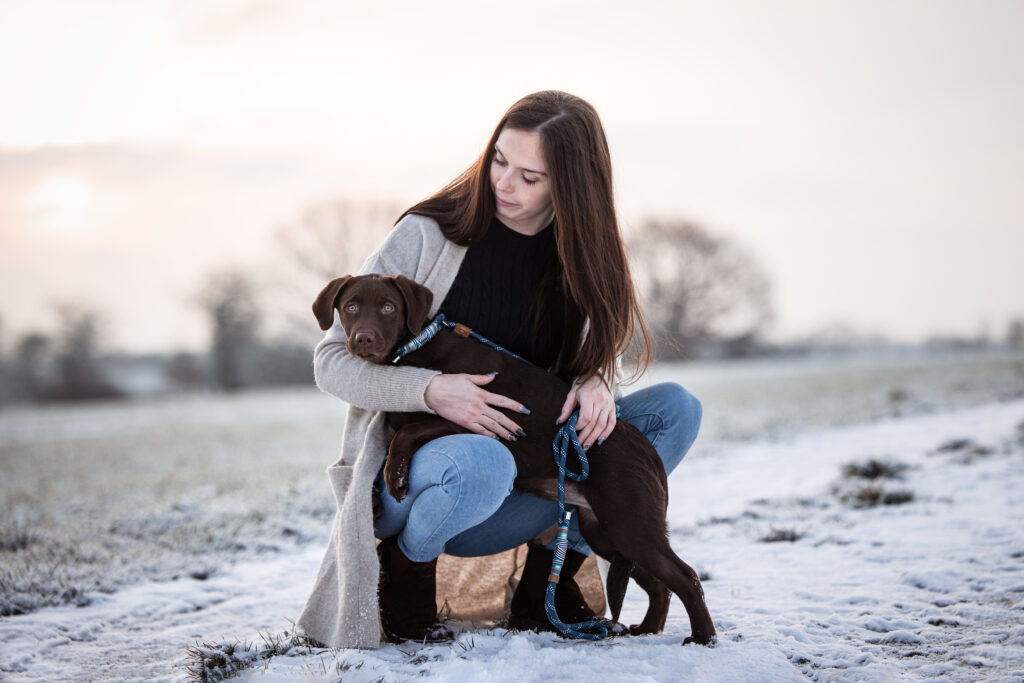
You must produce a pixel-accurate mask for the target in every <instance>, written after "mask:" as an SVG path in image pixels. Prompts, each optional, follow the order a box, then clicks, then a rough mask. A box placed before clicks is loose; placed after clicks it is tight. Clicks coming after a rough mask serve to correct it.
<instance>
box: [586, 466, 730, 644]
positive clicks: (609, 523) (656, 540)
mask: <svg viewBox="0 0 1024 683" xmlns="http://www.w3.org/2000/svg"><path fill="white" fill-rule="evenodd" d="M627 462H628V461H627ZM612 469H613V468H600V469H599V468H598V466H597V465H594V466H592V469H591V477H590V479H588V480H587V481H586V482H585V483H584V484H585V494H586V496H587V501H588V502H589V503H590V504H591V509H592V510H593V512H594V515H595V516H596V517H597V520H598V522H599V523H600V527H601V532H602V535H604V536H605V537H606V538H607V539H608V541H609V542H610V543H611V544H612V546H613V547H614V548H615V550H616V551H618V552H620V553H622V554H623V555H624V556H625V557H626V558H628V559H629V560H632V561H634V562H636V563H637V568H638V569H640V568H642V569H645V570H646V571H647V573H648V574H649V575H651V577H653V578H654V579H657V580H658V581H660V582H661V583H663V584H664V585H666V586H668V588H669V590H671V591H672V592H673V593H675V594H676V595H678V596H679V598H680V599H681V600H682V601H683V606H684V607H686V613H687V614H688V615H689V617H690V628H691V630H692V633H691V635H690V636H689V637H688V638H686V640H684V641H683V642H684V644H685V643H689V642H696V643H699V644H701V645H711V644H713V643H714V641H715V625H714V623H713V622H712V621H711V615H710V613H709V612H708V608H707V605H706V604H705V602H704V590H703V588H701V585H700V578H699V577H698V576H697V572H695V571H694V570H693V568H692V567H690V566H689V565H687V564H686V563H685V562H683V561H682V560H681V559H679V557H678V556H677V555H676V554H675V553H674V552H673V551H672V546H670V545H669V542H668V534H667V533H666V532H667V530H666V527H665V512H664V510H665V507H666V504H665V502H666V498H667V496H666V495H665V491H664V489H663V488H661V487H660V486H659V485H658V482H657V479H653V480H652V478H651V477H650V476H649V475H647V474H646V473H645V474H644V476H640V477H637V476H636V472H637V471H638V470H637V469H634V468H631V467H627V468H625V469H619V471H618V472H610V471H608V470H612ZM601 494H604V495H601ZM620 498H621V499H622V500H630V501H633V502H634V505H633V508H632V509H631V510H628V511H627V510H623V509H622V506H621V502H617V501H619V499H620ZM584 538H586V537H584ZM634 576H636V570H634ZM648 585H649V586H650V587H651V588H652V589H655V588H656V584H654V583H653V582H650V583H649V584H648ZM645 590H646V588H645ZM648 595H650V596H651V607H650V608H649V609H648V615H649V617H650V619H649V620H648V619H647V618H645V622H646V624H641V627H644V628H651V627H653V626H654V625H656V624H657V625H659V626H660V625H661V623H662V621H661V616H660V615H661V613H662V612H663V611H664V608H663V607H661V605H660V602H659V597H658V596H659V591H658V590H654V592H653V594H652V593H651V592H650V591H649V592H648Z"/></svg>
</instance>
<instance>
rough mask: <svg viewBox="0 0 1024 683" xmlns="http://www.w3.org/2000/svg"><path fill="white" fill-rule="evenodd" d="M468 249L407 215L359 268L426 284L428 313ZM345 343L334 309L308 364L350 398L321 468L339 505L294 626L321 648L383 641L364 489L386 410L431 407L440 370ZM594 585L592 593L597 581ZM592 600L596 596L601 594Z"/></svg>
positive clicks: (324, 385) (431, 223)
mask: <svg viewBox="0 0 1024 683" xmlns="http://www.w3.org/2000/svg"><path fill="white" fill-rule="evenodd" d="M466 249H467V248H466V247H462V246H459V245H457V244H455V243H454V242H451V241H449V240H448V239H446V238H445V236H444V234H443V233H442V232H441V228H440V226H438V224H437V222H436V221H435V220H433V219H431V218H427V217H424V216H419V215H415V214H409V215H407V216H405V217H404V218H403V219H402V220H401V221H399V222H398V224H397V225H395V227H394V229H393V230H392V231H391V233H390V234H389V235H388V237H387V239H385V240H384V242H383V243H382V244H381V246H380V247H378V248H377V250H376V251H374V252H373V253H372V254H371V255H370V257H369V258H368V259H367V260H366V263H365V264H363V268H362V270H361V272H362V273H381V274H385V275H399V274H401V275H405V276H406V277H408V278H410V279H412V280H414V281H416V282H419V283H420V284H422V285H424V286H426V287H427V288H428V289H429V290H430V291H431V292H433V294H434V301H433V303H432V305H431V310H430V317H431V318H432V317H434V316H435V315H436V314H437V311H438V309H439V308H440V306H441V303H442V302H443V301H444V298H445V296H446V295H447V293H448V290H449V289H450V288H451V286H452V283H453V282H454V281H455V277H456V275H458V272H459V267H460V265H461V264H462V260H463V258H464V256H465V255H466ZM584 334H586V326H585V327H584ZM345 343H346V337H345V330H344V329H343V328H342V326H341V323H340V321H339V318H338V315H337V313H335V317H334V324H333V326H332V327H331V328H330V329H329V330H328V331H327V333H326V335H325V336H324V338H323V340H322V341H321V342H320V343H319V344H318V345H317V347H316V350H315V351H314V352H313V369H314V377H315V379H316V384H317V386H318V387H319V388H320V389H321V390H322V391H325V392H327V393H329V394H332V395H334V396H336V397H338V398H340V399H342V400H343V401H345V402H347V403H348V404H349V408H348V415H347V418H346V421H345V431H344V436H343V437H342V444H341V455H340V457H339V459H338V460H337V462H335V463H334V464H333V465H331V466H330V467H328V468H327V476H328V479H329V481H330V484H331V488H332V490H333V492H334V498H335V501H336V503H337V512H336V513H335V516H334V521H333V524H332V527H331V535H330V540H329V542H328V546H327V552H326V554H325V555H324V559H323V561H322V562H321V564H320V569H319V572H318V573H317V577H316V580H315V582H314V585H313V590H312V593H311V594H310V596H309V598H308V599H307V601H306V606H305V608H304V609H303V611H302V614H301V615H300V616H299V619H298V621H297V622H296V625H297V626H298V628H299V629H300V630H301V631H303V632H304V633H305V634H306V635H308V636H310V637H312V638H314V639H316V640H318V641H320V642H322V643H324V644H326V645H327V646H329V647H340V648H376V647H378V646H379V645H380V643H381V630H380V619H379V615H378V605H377V588H378V578H379V574H380V564H379V562H378V559H377V553H376V550H375V543H376V539H375V538H374V533H373V503H372V488H373V481H374V479H375V478H376V476H377V473H378V472H379V470H380V468H381V465H382V464H383V462H384V458H385V455H386V453H387V439H388V430H387V424H386V411H395V412H427V413H433V412H434V411H433V410H431V409H430V408H429V407H427V404H426V403H425V400H424V393H425V392H426V389H427V385H428V384H429V383H430V380H431V379H433V378H434V376H435V375H438V374H440V373H439V372H437V371H435V370H428V369H424V368H416V367H412V366H392V365H375V364H373V363H369V362H368V361H365V360H362V359H360V358H355V357H353V356H351V355H350V354H349V353H348V350H347V348H346V346H345ZM620 381H621V365H619V368H617V372H616V377H615V378H614V379H613V381H612V383H611V384H612V391H613V393H614V394H615V396H616V398H618V396H619V395H620V390H619V382H620ZM552 522H554V520H552ZM463 561H470V562H471V561H472V558H471V559H469V560H463ZM478 574H479V572H478ZM594 577H595V579H596V569H595V570H594ZM597 591H598V593H599V594H600V592H601V588H600V584H599V583H598V584H597ZM599 599H600V600H601V601H602V602H601V604H603V595H600V597H599Z"/></svg>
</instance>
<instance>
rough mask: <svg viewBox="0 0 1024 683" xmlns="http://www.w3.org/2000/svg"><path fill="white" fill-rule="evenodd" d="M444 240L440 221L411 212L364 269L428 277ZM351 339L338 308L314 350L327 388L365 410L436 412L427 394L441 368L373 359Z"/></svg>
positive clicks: (315, 362) (315, 369) (319, 377)
mask: <svg viewBox="0 0 1024 683" xmlns="http://www.w3.org/2000/svg"><path fill="white" fill-rule="evenodd" d="M443 240H444V237H443V235H441V233H440V230H439V229H438V228H437V224H436V223H435V222H433V221H432V220H430V219H428V218H424V217H422V216H416V215H408V216H406V217H405V218H403V219H402V220H401V221H399V222H398V224H397V225H396V226H395V227H394V229H392V231H391V233H390V234H389V235H388V237H387V239H385V240H384V242H383V243H382V244H381V246H380V247H378V248H377V250H376V251H374V252H373V253H372V254H371V255H370V257H369V258H368V259H367V260H366V263H364V264H363V267H362V270H361V271H360V273H382V274H384V275H405V276H406V277H408V278H410V279H411V280H415V281H417V282H422V279H423V278H424V277H425V273H426V271H427V268H426V267H425V266H426V265H429V264H432V263H433V262H434V261H436V260H437V256H438V255H439V254H440V251H441V248H442V247H443ZM346 342H347V337H346V336H345V329H344V328H343V327H342V326H341V323H340V321H339V319H338V315H337V312H335V315H334V325H332V326H331V328H330V329H329V330H327V334H326V335H325V336H324V338H323V340H322V341H321V342H320V343H319V344H317V346H316V349H315V350H314V351H313V375H314V378H315V380H316V385H317V386H318V387H319V388H320V390H321V391H324V392H326V393H328V394H331V395H332V396H336V397H338V398H340V399H341V400H343V401H345V402H347V403H349V404H350V405H353V406H356V407H358V408H363V409H364V410H373V411H378V410H384V411H390V412H427V413H433V412H434V411H433V410H431V409H430V408H429V407H427V404H426V403H425V402H424V398H423V395H424V392H426V390H427V385H428V384H430V380H431V379H433V378H434V376H435V375H439V374H441V373H439V372H437V371H436V370H427V369H425V368H415V367H411V366H402V367H397V366H392V365H377V364H375V363H370V362H369V361H365V360H363V359H362V358H356V357H354V356H352V355H351V354H349V352H348V349H347V347H346V346H345V344H346Z"/></svg>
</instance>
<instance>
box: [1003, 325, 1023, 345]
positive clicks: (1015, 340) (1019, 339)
mask: <svg viewBox="0 0 1024 683" xmlns="http://www.w3.org/2000/svg"><path fill="white" fill-rule="evenodd" d="M1006 344H1007V345H1008V346H1009V347H1010V348H1011V349H1024V318H1014V319H1013V320H1011V321H1010V323H1009V324H1008V325H1007V327H1006Z"/></svg>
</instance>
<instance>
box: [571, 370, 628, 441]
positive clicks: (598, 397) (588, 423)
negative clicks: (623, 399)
mask: <svg viewBox="0 0 1024 683" xmlns="http://www.w3.org/2000/svg"><path fill="white" fill-rule="evenodd" d="M577 405H579V407H580V417H579V419H578V420H576V434H577V436H579V439H580V444H582V445H583V448H584V450H586V449H588V448H590V447H591V446H593V445H594V442H595V441H598V442H600V441H604V440H605V439H607V438H608V435H609V434H611V433H612V430H613V429H615V399H614V398H613V397H612V392H611V390H610V389H609V388H608V386H607V385H606V384H605V383H604V380H602V379H601V378H600V377H598V376H597V375H595V376H593V377H591V378H590V379H588V380H586V381H585V382H580V380H579V379H577V380H576V381H575V382H573V383H572V389H570V390H569V395H568V396H566V397H565V405H564V406H562V414H561V415H559V416H558V424H562V423H563V422H565V421H566V420H568V419H569V416H570V415H572V412H573V410H575V409H576V406H577Z"/></svg>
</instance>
